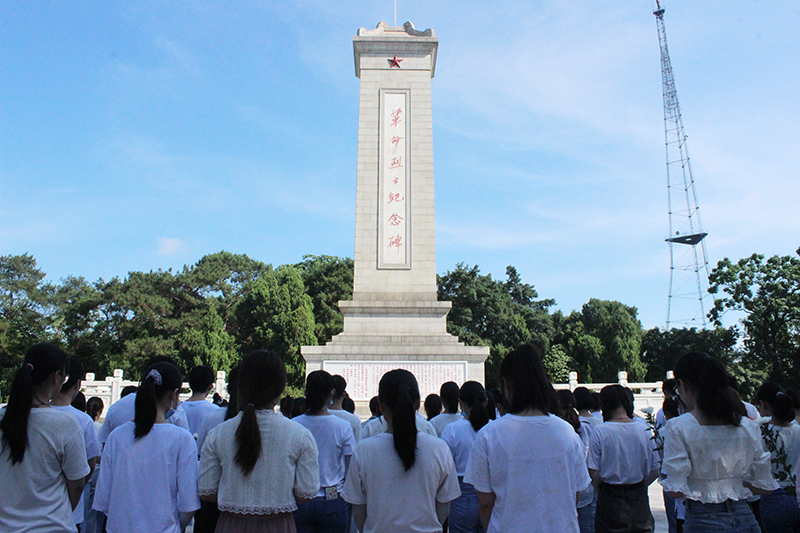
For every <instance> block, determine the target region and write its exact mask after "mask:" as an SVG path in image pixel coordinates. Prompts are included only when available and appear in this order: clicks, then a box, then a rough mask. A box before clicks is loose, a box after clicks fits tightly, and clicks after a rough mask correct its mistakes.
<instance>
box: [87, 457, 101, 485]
mask: <svg viewBox="0 0 800 533" xmlns="http://www.w3.org/2000/svg"><path fill="white" fill-rule="evenodd" d="M99 462H100V458H99V457H92V458H91V459H89V475H88V476H86V483H89V480H90V479H92V474H93V473H94V469H95V467H96V466H97V463H99Z"/></svg>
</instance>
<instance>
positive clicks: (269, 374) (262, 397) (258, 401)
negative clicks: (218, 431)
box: [233, 350, 286, 476]
mask: <svg viewBox="0 0 800 533" xmlns="http://www.w3.org/2000/svg"><path fill="white" fill-rule="evenodd" d="M284 389H286V367H285V366H284V364H283V361H281V358H280V357H278V356H277V355H275V354H274V353H273V352H270V351H267V350H256V351H254V352H250V353H249V354H247V355H246V356H244V359H242V363H241V364H240V365H239V403H240V405H242V419H241V421H240V422H239V427H238V428H237V429H236V445H237V448H236V455H235V456H234V457H233V461H234V462H235V463H236V464H237V465H239V468H241V469H242V472H243V473H244V475H245V476H248V475H250V472H252V471H253V468H255V466H256V463H257V462H258V458H259V457H260V456H261V431H260V430H259V429H258V418H257V417H256V409H264V408H265V407H266V406H267V405H268V404H269V403H270V402H272V401H274V400H277V399H278V397H279V396H280V395H281V393H283V391H284Z"/></svg>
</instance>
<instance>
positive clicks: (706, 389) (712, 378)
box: [673, 352, 742, 426]
mask: <svg viewBox="0 0 800 533" xmlns="http://www.w3.org/2000/svg"><path fill="white" fill-rule="evenodd" d="M673 372H674V374H675V379H678V380H681V381H683V382H685V383H688V384H690V385H691V386H692V387H693V388H694V389H695V391H696V392H695V395H696V403H697V407H698V408H699V409H700V411H702V412H703V414H704V415H705V416H707V417H708V418H710V419H711V420H713V421H716V422H722V423H724V424H729V425H731V426H738V425H739V424H740V423H741V420H742V415H741V414H739V412H738V409H737V405H738V403H740V402H739V401H738V400H736V399H735V398H734V396H733V394H732V393H731V390H730V388H729V379H728V373H727V372H726V371H725V367H724V366H722V363H720V362H719V360H718V359H715V358H714V357H711V356H709V355H708V354H706V353H703V352H689V353H687V354H684V355H682V356H681V357H680V358H679V359H678V362H677V363H675V368H673Z"/></svg>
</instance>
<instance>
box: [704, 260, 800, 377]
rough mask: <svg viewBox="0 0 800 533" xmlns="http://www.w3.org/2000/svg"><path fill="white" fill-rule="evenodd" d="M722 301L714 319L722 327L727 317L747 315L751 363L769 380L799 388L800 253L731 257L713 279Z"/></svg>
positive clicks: (711, 284) (714, 291) (713, 289)
mask: <svg viewBox="0 0 800 533" xmlns="http://www.w3.org/2000/svg"><path fill="white" fill-rule="evenodd" d="M708 291H709V292H710V293H711V294H716V295H717V299H716V301H715V304H714V308H713V309H712V310H711V312H710V313H709V317H710V318H711V319H712V320H713V321H714V323H715V324H717V325H721V323H722V317H723V316H724V315H725V314H726V313H727V312H728V311H735V312H740V313H744V318H742V319H741V323H742V326H743V327H744V345H745V349H746V351H747V352H748V353H747V356H746V358H747V359H749V360H750V362H751V363H752V364H755V365H757V366H758V367H760V368H763V369H764V370H765V371H766V372H767V375H768V376H769V377H770V379H776V380H781V381H784V382H785V383H792V384H796V383H798V382H800V248H798V250H797V251H796V255H795V256H778V255H776V256H773V257H770V258H769V259H766V260H765V258H764V256H763V255H761V254H753V255H751V256H750V257H746V258H743V259H740V260H739V261H738V262H736V263H733V262H731V260H730V259H728V258H727V257H726V258H725V259H723V260H722V261H720V262H719V263H717V266H716V267H715V268H714V270H712V272H711V275H710V276H709V289H708Z"/></svg>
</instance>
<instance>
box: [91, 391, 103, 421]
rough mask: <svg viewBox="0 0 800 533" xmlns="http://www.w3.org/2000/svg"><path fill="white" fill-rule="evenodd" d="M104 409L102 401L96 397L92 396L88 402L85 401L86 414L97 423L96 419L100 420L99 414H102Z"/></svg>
mask: <svg viewBox="0 0 800 533" xmlns="http://www.w3.org/2000/svg"><path fill="white" fill-rule="evenodd" d="M104 408H105V404H103V399H102V398H99V397H97V396H92V397H91V398H89V399H88V400H86V414H87V415H89V416H91V417H92V420H94V421H95V422H97V419H98V418H100V413H102V412H103V409H104Z"/></svg>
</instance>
